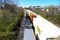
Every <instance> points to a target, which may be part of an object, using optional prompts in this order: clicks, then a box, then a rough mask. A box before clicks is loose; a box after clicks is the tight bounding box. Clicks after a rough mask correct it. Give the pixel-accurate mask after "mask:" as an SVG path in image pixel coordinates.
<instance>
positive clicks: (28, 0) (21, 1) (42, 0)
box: [18, 0, 60, 7]
mask: <svg viewBox="0 0 60 40" xmlns="http://www.w3.org/2000/svg"><path fill="white" fill-rule="evenodd" d="M59 4H60V0H18V5H19V6H22V7H28V6H30V5H32V6H49V5H59Z"/></svg>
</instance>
